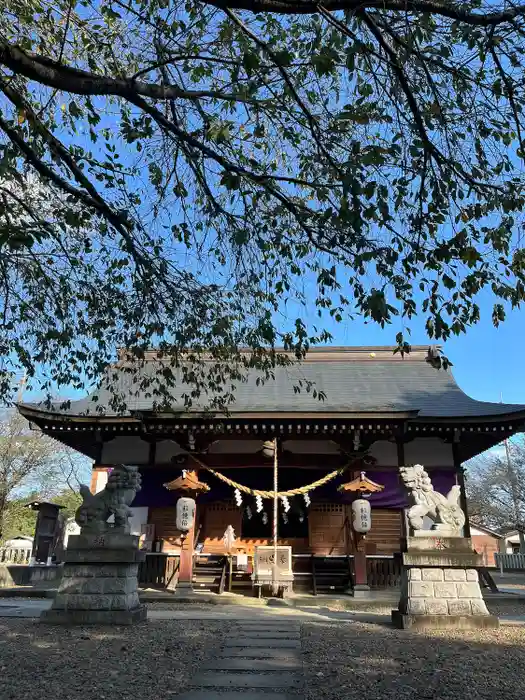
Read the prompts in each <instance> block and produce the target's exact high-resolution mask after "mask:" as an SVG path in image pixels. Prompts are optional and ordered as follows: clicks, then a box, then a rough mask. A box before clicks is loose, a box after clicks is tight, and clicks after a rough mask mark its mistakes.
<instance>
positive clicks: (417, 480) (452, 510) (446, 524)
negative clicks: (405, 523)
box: [399, 464, 465, 537]
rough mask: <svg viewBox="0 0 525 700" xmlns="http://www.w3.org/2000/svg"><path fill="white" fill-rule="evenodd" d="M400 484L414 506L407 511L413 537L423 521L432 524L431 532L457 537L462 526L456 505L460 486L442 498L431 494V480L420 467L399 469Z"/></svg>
mask: <svg viewBox="0 0 525 700" xmlns="http://www.w3.org/2000/svg"><path fill="white" fill-rule="evenodd" d="M399 471H400V473H401V478H402V479H403V483H404V484H405V486H406V487H407V489H409V490H410V495H411V497H412V500H413V502H414V505H413V506H412V507H411V508H410V509H409V511H408V520H409V522H410V525H411V526H412V528H413V529H414V530H415V533H414V534H416V535H418V534H419V535H421V534H423V533H425V532H427V531H425V530H423V518H425V517H429V518H431V519H432V520H433V521H434V525H433V526H432V531H438V532H439V533H440V534H441V535H448V536H451V537H459V536H461V529H462V528H463V526H464V524H465V513H464V512H463V510H462V509H461V506H460V505H459V499H460V493H461V490H460V487H459V486H457V485H456V486H453V487H452V488H451V489H450V491H449V492H448V494H447V495H446V496H443V494H441V493H438V492H437V491H434V487H433V486H432V481H431V480H430V477H429V475H428V474H427V472H426V471H425V468H424V467H423V466H422V465H421V464H415V465H414V466H412V467H400V469H399Z"/></svg>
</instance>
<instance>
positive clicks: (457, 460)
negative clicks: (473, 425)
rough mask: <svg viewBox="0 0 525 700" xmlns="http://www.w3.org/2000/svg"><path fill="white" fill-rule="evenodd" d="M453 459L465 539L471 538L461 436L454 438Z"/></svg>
mask: <svg viewBox="0 0 525 700" xmlns="http://www.w3.org/2000/svg"><path fill="white" fill-rule="evenodd" d="M452 457H453V459H454V467H455V468H456V475H457V480H458V484H459V488H460V489H461V491H460V504H461V509H462V511H463V512H464V513H465V528H464V535H465V537H470V520H469V517H468V503H467V492H466V490H465V470H464V469H463V467H462V466H461V455H460V450H459V436H458V437H457V438H456V436H454V442H453V443H452Z"/></svg>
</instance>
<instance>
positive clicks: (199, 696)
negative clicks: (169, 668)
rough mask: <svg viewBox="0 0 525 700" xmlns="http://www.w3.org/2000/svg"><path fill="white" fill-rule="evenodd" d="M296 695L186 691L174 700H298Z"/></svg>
mask: <svg viewBox="0 0 525 700" xmlns="http://www.w3.org/2000/svg"><path fill="white" fill-rule="evenodd" d="M298 698H299V696H298V695H291V694H290V693H285V692H283V693H274V692H270V691H269V692H266V693H265V692H264V691H262V692H261V691H259V690H241V691H239V690H230V691H228V690H226V691H224V690H220V691H215V690H209V689H206V690H188V691H186V692H185V693H182V694H181V695H177V696H176V699H175V700H298Z"/></svg>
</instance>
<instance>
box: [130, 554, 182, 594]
mask: <svg viewBox="0 0 525 700" xmlns="http://www.w3.org/2000/svg"><path fill="white" fill-rule="evenodd" d="M178 570H179V556H178V555H171V554H153V553H151V554H147V555H146V559H145V560H144V561H143V562H141V563H140V564H139V585H140V586H145V587H147V588H174V587H175V585H176V583H177V575H178Z"/></svg>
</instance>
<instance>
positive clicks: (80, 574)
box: [40, 465, 146, 625]
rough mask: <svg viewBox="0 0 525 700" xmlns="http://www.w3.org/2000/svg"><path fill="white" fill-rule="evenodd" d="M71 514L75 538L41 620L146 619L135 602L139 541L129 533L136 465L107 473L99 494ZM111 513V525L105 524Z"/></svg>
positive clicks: (102, 621) (98, 621)
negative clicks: (75, 525)
mask: <svg viewBox="0 0 525 700" xmlns="http://www.w3.org/2000/svg"><path fill="white" fill-rule="evenodd" d="M85 488H86V487H84V489H83V490H82V491H81V493H82V495H83V496H84V502H83V503H82V505H81V506H80V508H79V509H78V510H77V514H76V521H77V523H78V524H79V525H80V526H81V532H80V535H72V536H70V537H69V540H68V546H67V549H66V552H65V556H64V561H65V563H64V569H63V573H62V580H61V582H60V586H59V589H58V592H57V595H56V597H55V599H54V601H53V605H52V607H51V609H50V610H46V611H45V612H43V613H42V615H41V618H40V619H41V620H42V621H43V622H49V623H55V624H80V625H85V624H117V625H127V624H132V623H134V622H138V621H140V620H145V619H146V608H145V606H144V605H141V604H140V601H139V593H138V578H137V577H138V566H139V563H140V562H141V561H142V560H143V558H144V556H145V555H144V553H143V552H141V551H139V548H138V543H139V538H138V537H137V536H135V535H130V534H129V525H128V517H129V516H130V515H131V509H130V508H129V504H130V503H131V502H132V501H133V498H134V496H135V492H136V491H137V490H138V489H139V488H140V475H139V473H138V470H137V467H125V466H123V465H121V466H119V467H117V468H116V469H114V470H113V472H112V474H111V476H110V477H109V480H108V484H107V485H106V488H105V489H104V491H101V492H100V493H98V494H95V495H93V494H91V493H89V495H88V494H87V493H86V492H85ZM110 515H114V517H115V523H114V524H111V523H108V522H107V520H108V518H109V517H110Z"/></svg>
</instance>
